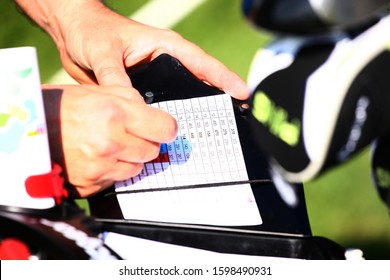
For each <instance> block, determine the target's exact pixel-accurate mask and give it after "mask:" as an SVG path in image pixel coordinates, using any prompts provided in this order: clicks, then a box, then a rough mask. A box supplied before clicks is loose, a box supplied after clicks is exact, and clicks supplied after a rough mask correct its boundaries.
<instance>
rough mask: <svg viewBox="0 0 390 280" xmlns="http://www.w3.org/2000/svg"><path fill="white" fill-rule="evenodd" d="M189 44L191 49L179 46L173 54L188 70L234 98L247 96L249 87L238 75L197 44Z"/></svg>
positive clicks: (243, 98) (242, 98) (246, 97)
mask: <svg viewBox="0 0 390 280" xmlns="http://www.w3.org/2000/svg"><path fill="white" fill-rule="evenodd" d="M189 44H190V48H191V51H188V50H187V51H186V50H185V49H184V48H179V49H177V50H175V52H176V53H175V54H173V55H174V56H175V57H176V58H177V59H179V60H180V61H181V63H182V64H183V65H184V66H185V67H186V68H187V69H188V70H189V71H191V72H192V73H193V74H194V75H195V76H196V77H198V78H199V79H201V80H203V81H205V82H208V83H209V84H211V85H213V86H215V87H217V88H219V89H221V90H222V91H224V92H226V93H227V94H229V95H231V96H232V97H234V98H237V99H240V100H245V99H248V98H249V92H250V91H249V87H248V86H247V84H246V83H245V82H244V81H243V80H242V79H241V78H240V76H239V75H237V74H236V73H234V72H233V71H231V70H230V69H228V68H227V67H226V66H225V65H224V64H223V63H222V62H220V61H219V60H217V59H216V58H214V57H212V56H211V55H209V54H207V53H206V52H205V51H203V50H202V49H201V48H199V47H198V46H196V45H192V43H189ZM189 54H190V55H189Z"/></svg>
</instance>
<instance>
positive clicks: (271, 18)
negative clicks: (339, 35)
mask: <svg viewBox="0 0 390 280" xmlns="http://www.w3.org/2000/svg"><path fill="white" fill-rule="evenodd" d="M389 5H390V1H389V0H342V1H340V0H321V1H318V0H243V1H242V10H243V13H244V15H245V17H246V18H247V19H248V21H249V22H250V23H251V24H252V25H254V26H256V27H258V28H262V29H267V30H270V31H272V32H279V33H292V34H318V33H320V32H329V30H337V29H341V30H345V29H349V28H353V29H354V28H356V27H357V26H364V25H367V24H370V22H372V20H375V18H377V16H378V15H380V14H381V13H383V12H386V11H388V9H389Z"/></svg>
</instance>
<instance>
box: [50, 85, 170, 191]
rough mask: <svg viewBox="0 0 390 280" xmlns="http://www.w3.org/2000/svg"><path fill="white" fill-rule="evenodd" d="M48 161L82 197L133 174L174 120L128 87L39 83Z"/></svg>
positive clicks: (167, 136) (155, 152) (150, 156)
mask: <svg viewBox="0 0 390 280" xmlns="http://www.w3.org/2000/svg"><path fill="white" fill-rule="evenodd" d="M43 97H44V101H45V102H44V103H45V112H46V120H47V125H48V131H49V142H50V152H51V156H52V159H53V161H55V162H57V163H59V164H60V165H61V166H62V167H63V169H64V172H65V174H64V175H65V179H66V181H67V182H69V183H70V184H71V185H72V186H73V187H74V189H73V190H71V194H72V195H73V196H80V197H87V196H89V195H91V194H94V193H96V192H98V191H101V190H103V189H105V188H106V187H109V186H111V185H112V183H113V182H114V181H116V180H124V179H127V178H130V177H132V176H135V175H137V174H138V173H139V172H140V171H141V170H142V167H143V163H144V162H148V161H150V160H152V159H154V158H156V157H157V156H158V153H159V147H160V145H159V143H166V142H171V141H172V140H174V139H175V137H176V134H177V124H176V121H175V119H174V118H173V117H172V116H170V115H169V114H168V113H166V112H164V111H161V110H158V109H156V108H153V107H150V106H147V105H146V104H145V102H144V101H143V99H142V98H141V97H140V95H139V93H138V92H137V91H136V90H134V89H132V88H125V87H118V86H110V87H108V86H107V87H102V86H95V85H84V86H76V85H70V86H57V85H44V86H43Z"/></svg>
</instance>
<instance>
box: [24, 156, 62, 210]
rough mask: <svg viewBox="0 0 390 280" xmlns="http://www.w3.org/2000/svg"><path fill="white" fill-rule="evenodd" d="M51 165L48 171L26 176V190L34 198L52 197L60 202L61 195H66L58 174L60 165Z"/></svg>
mask: <svg viewBox="0 0 390 280" xmlns="http://www.w3.org/2000/svg"><path fill="white" fill-rule="evenodd" d="M52 167H53V169H52V170H51V172H50V173H47V174H41V175H34V176H30V177H28V178H27V179H26V181H25V186H26V191H27V193H28V194H29V195H30V196H31V197H34V198H47V197H54V199H55V202H56V203H57V204H60V203H61V199H62V198H63V197H65V198H66V197H68V192H67V190H66V189H65V188H64V179H63V178H62V177H61V176H60V173H61V171H62V169H61V167H60V166H59V165H58V164H55V163H53V166H52Z"/></svg>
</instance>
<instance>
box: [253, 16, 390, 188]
mask: <svg viewBox="0 0 390 280" xmlns="http://www.w3.org/2000/svg"><path fill="white" fill-rule="evenodd" d="M389 30H390V17H385V18H383V19H381V20H380V21H379V22H377V23H376V24H374V25H373V26H372V27H370V28H368V29H366V30H364V31H363V32H362V33H361V34H359V35H357V36H350V35H348V34H344V35H337V36H336V35H329V36H319V37H318V36H317V37H315V36H311V37H299V38H297V37H295V38H294V37H285V38H283V39H279V40H276V41H274V42H273V43H271V44H270V45H269V46H268V47H266V48H265V49H263V50H261V51H260V52H259V53H258V54H257V55H256V57H255V59H254V61H253V64H252V67H251V71H250V74H249V79H248V83H249V86H250V87H251V88H252V96H251V100H250V101H251V110H252V111H251V112H252V114H251V118H250V119H251V122H252V129H253V135H254V137H255V139H256V141H257V142H258V144H259V145H260V147H261V148H262V149H263V151H264V152H265V154H267V156H268V159H269V164H270V169H271V170H272V171H273V172H275V173H277V174H280V175H281V177H282V178H284V180H286V181H287V182H292V183H293V182H305V181H308V180H311V179H313V178H315V177H317V176H319V175H320V174H322V172H324V171H325V170H327V169H329V168H330V167H333V166H336V165H338V164H340V163H343V162H345V161H347V160H348V159H350V158H351V157H352V156H353V155H355V154H356V153H358V152H359V151H360V150H361V149H362V148H364V147H366V146H367V145H369V144H370V143H372V142H373V141H374V140H376V139H378V138H380V137H381V136H382V135H387V134H388V132H389V131H390V78H389V73H390V52H389V50H388V45H389V43H390V32H388V31H389ZM389 144H390V143H389Z"/></svg>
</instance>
